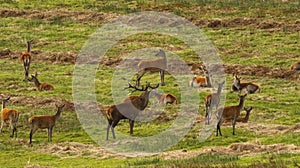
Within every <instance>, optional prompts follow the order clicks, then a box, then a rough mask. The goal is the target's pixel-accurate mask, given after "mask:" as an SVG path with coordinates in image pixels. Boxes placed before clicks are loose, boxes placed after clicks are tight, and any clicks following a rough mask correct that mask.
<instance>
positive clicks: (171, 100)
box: [150, 89, 178, 105]
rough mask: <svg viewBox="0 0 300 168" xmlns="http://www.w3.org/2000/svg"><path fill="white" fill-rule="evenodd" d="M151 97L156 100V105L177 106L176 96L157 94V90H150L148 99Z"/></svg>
mask: <svg viewBox="0 0 300 168" xmlns="http://www.w3.org/2000/svg"><path fill="white" fill-rule="evenodd" d="M152 96H154V97H155V98H156V99H157V100H158V103H160V104H165V105H167V104H177V103H178V100H177V98H176V96H174V95H172V94H166V93H164V94H161V93H158V91H157V89H153V90H151V92H150V97H152Z"/></svg>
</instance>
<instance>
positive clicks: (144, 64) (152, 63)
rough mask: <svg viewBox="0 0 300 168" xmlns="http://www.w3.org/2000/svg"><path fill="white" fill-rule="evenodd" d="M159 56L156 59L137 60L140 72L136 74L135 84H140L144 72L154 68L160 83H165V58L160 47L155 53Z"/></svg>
mask: <svg viewBox="0 0 300 168" xmlns="http://www.w3.org/2000/svg"><path fill="white" fill-rule="evenodd" d="M155 56H156V57H159V59H156V60H143V61H141V62H139V64H138V69H139V70H141V72H140V74H138V76H137V86H139V85H140V80H141V78H142V77H143V76H144V75H145V73H146V72H148V71H151V70H155V71H158V72H159V74H160V80H161V85H162V86H164V85H165V81H164V80H165V70H166V69H167V58H166V53H165V51H164V50H162V49H160V50H159V52H158V53H157V54H156V55H155Z"/></svg>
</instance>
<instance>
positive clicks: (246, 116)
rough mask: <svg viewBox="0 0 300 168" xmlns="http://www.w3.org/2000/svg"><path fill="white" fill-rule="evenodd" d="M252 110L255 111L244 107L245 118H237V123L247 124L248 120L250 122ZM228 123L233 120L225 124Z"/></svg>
mask: <svg viewBox="0 0 300 168" xmlns="http://www.w3.org/2000/svg"><path fill="white" fill-rule="evenodd" d="M252 109H253V108H252V107H250V108H246V107H244V110H245V111H246V115H245V117H239V118H237V119H236V122H242V123H247V122H248V120H249V116H250V112H251V111H252ZM227 122H231V120H226V121H225V123H227Z"/></svg>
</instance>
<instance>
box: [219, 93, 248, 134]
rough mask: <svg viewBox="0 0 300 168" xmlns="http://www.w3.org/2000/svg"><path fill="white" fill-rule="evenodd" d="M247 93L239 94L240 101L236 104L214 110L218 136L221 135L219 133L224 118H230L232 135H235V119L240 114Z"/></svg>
mask: <svg viewBox="0 0 300 168" xmlns="http://www.w3.org/2000/svg"><path fill="white" fill-rule="evenodd" d="M246 96H247V94H245V95H243V96H242V95H239V98H240V103H239V105H237V106H226V107H224V108H220V109H218V110H217V111H216V113H217V118H218V124H217V136H218V133H220V136H222V133H221V125H222V124H223V122H224V121H225V120H232V135H235V124H236V120H237V118H238V117H239V115H240V112H241V110H242V109H243V107H244V102H245V98H246Z"/></svg>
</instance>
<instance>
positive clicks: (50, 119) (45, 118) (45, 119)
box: [28, 104, 65, 144]
mask: <svg viewBox="0 0 300 168" xmlns="http://www.w3.org/2000/svg"><path fill="white" fill-rule="evenodd" d="M55 106H56V108H57V112H56V114H55V115H41V116H32V117H30V118H29V119H28V122H29V124H30V128H31V131H30V135H29V138H30V142H29V143H30V144H31V143H32V135H33V134H34V133H35V132H36V131H37V130H38V129H39V128H40V129H45V128H47V129H48V142H51V141H52V129H53V127H54V126H55V122H56V121H57V120H58V119H59V117H60V114H61V112H62V109H63V107H64V106H65V105H64V104H63V105H61V106H57V105H55Z"/></svg>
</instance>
